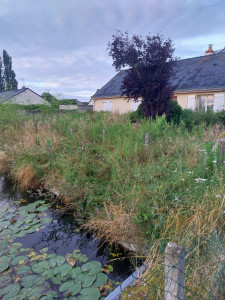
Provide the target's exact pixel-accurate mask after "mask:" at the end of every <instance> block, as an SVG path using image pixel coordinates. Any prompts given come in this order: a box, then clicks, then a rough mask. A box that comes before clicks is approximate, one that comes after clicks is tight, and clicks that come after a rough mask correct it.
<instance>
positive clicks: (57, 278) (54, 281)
mask: <svg viewBox="0 0 225 300" xmlns="http://www.w3.org/2000/svg"><path fill="white" fill-rule="evenodd" d="M51 280H52V282H53V283H54V284H60V283H61V279H60V278H59V277H56V276H53V277H52V278H51Z"/></svg>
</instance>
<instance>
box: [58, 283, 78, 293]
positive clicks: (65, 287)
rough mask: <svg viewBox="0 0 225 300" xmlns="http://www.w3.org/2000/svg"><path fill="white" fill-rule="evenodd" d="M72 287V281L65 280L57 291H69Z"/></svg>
mask: <svg viewBox="0 0 225 300" xmlns="http://www.w3.org/2000/svg"><path fill="white" fill-rule="evenodd" d="M73 285H74V280H67V281H66V282H64V283H62V284H61V285H60V287H59V291H60V292H61V293H63V292H65V291H70V288H71V287H72V286H73Z"/></svg>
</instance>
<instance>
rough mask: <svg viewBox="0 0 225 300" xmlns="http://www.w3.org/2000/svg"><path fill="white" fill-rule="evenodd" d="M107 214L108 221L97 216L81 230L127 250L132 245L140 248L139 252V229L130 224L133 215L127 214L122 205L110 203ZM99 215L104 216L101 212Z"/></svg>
mask: <svg viewBox="0 0 225 300" xmlns="http://www.w3.org/2000/svg"><path fill="white" fill-rule="evenodd" d="M108 214H109V215H110V219H108V218H107V217H106V218H99V217H100V215H99V214H98V216H97V217H96V218H94V219H92V220H89V221H87V223H86V224H84V225H83V228H84V229H86V230H91V231H94V232H96V236H97V238H104V239H105V240H107V241H109V242H112V243H117V244H123V245H127V247H128V248H132V247H134V245H135V248H139V246H140V249H139V250H140V251H141V250H142V249H143V248H142V247H141V241H140V228H139V227H138V225H136V224H133V223H132V217H133V214H132V213H127V212H126V211H125V208H124V207H123V205H122V203H120V204H119V205H115V204H113V203H110V204H109V205H108ZM101 215H104V212H101ZM141 248H142V249H141Z"/></svg>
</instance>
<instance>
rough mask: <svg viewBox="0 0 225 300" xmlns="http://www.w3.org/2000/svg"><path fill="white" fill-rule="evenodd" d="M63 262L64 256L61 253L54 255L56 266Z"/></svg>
mask: <svg viewBox="0 0 225 300" xmlns="http://www.w3.org/2000/svg"><path fill="white" fill-rule="evenodd" d="M64 262H65V257H64V256H62V255H57V256H56V263H57V266H61V265H62V264H64Z"/></svg>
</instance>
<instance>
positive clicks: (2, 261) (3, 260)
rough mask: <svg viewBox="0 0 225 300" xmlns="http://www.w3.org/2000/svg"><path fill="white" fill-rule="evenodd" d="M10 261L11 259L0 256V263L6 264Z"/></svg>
mask: <svg viewBox="0 0 225 300" xmlns="http://www.w3.org/2000/svg"><path fill="white" fill-rule="evenodd" d="M10 261H11V257H9V256H2V257H0V263H7V262H10Z"/></svg>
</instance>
